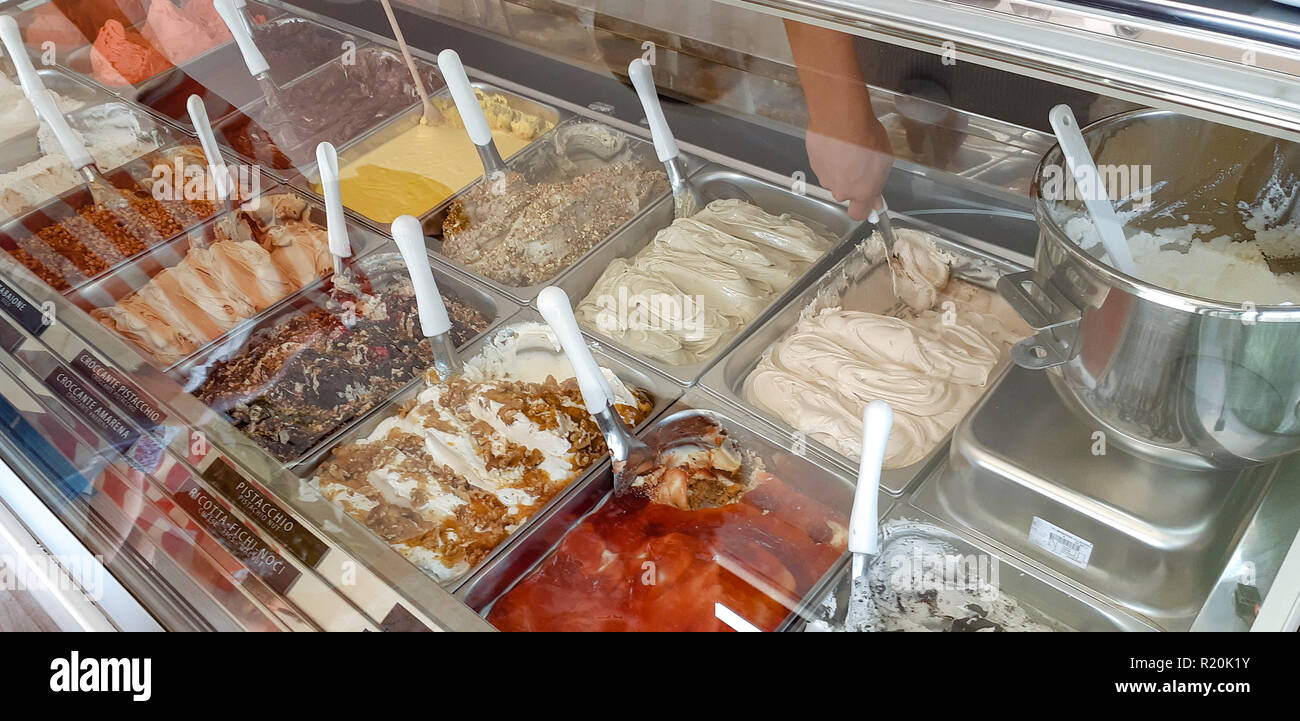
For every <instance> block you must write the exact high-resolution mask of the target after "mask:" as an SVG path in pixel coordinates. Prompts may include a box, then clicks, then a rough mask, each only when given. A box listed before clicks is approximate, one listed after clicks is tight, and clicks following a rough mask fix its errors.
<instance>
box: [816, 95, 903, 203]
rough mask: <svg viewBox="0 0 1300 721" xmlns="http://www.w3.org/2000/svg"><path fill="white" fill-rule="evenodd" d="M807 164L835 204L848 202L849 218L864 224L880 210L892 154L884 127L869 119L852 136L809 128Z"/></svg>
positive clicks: (892, 160)
mask: <svg viewBox="0 0 1300 721" xmlns="http://www.w3.org/2000/svg"><path fill="white" fill-rule="evenodd" d="M806 144H807V149H808V162H809V164H810V165H812V169H813V172H814V173H816V174H817V180H818V182H820V183H821V185H822V187H824V188H826V189H827V190H829V191H830V192H831V195H832V196H833V197H834V198H835V200H837V201H839V202H841V203H843V202H846V201H847V202H848V204H849V207H848V213H849V217H850V218H852V219H854V220H866V219H867V218H868V216H870V215H871V211H873V210H877V209H879V208H880V205H881V202H880V199H881V191H882V190H883V189H884V187H885V179H886V178H887V177H889V170H890V168H892V167H893V165H894V150H893V147H892V146H891V145H890V142H889V133H888V131H886V130H885V126H884V125H882V124H881V123H880V121H878V120H876V119H875V118H870V119H869V121H868V122H867V123H865V124H864V126H863V127H862V128H861V129H860V130H858V131H855V132H852V133H839V134H836V135H832V134H828V133H824V132H821V131H819V130H817V129H816V128H813V127H810V128H809V129H808V137H807V143H806Z"/></svg>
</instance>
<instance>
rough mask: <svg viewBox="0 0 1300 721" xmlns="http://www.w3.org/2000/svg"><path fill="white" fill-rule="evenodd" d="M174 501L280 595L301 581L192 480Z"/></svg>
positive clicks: (278, 557)
mask: <svg viewBox="0 0 1300 721" xmlns="http://www.w3.org/2000/svg"><path fill="white" fill-rule="evenodd" d="M172 498H173V499H175V501H176V504H177V505H179V506H180V507H181V508H183V509H185V511H186V512H188V513H189V514H190V515H191V516H193V517H194V518H195V519H197V520H198V521H199V523H201V524H203V527H204V528H205V529H207V531H208V533H210V534H212V537H213V538H215V539H217V541H219V542H220V543H221V545H222V546H225V547H226V550H228V551H230V553H231V554H232V555H234V556H235V558H238V559H239V561H240V562H241V563H243V564H244V567H245V568H247V569H248V570H250V571H252V572H253V573H255V574H257V575H258V576H259V577H260V578H261V579H262V580H264V581H266V584H267V585H268V586H270V587H271V588H272V589H274V590H275V591H276V592H277V593H279V594H280V595H282V596H283V595H285V594H287V593H288V592H289V588H290V587H291V586H293V582H294V581H296V580H298V577H299V576H300V575H301V573H300V572H299V571H298V569H296V568H294V567H293V566H292V565H290V564H289V562H288V561H286V560H285V559H284V558H283V557H282V556H281V555H280V554H278V553H276V552H275V550H274V549H272V548H271V547H270V546H268V545H267V544H266V542H265V541H263V540H262V539H261V538H258V536H257V534H256V533H254V532H253V531H252V529H250V528H249V527H248V526H245V525H244V524H243V523H241V522H240V521H239V519H237V518H235V517H233V516H231V515H230V513H229V512H228V511H227V510H226V508H225V507H224V506H222V505H221V503H220V502H218V501H217V500H216V499H215V498H213V497H212V496H211V495H209V494H208V493H207V491H204V490H203V489H202V488H200V487H199V486H198V485H197V484H196V483H195V482H194V481H193V480H192V479H189V478H187V479H185V481H184V482H183V483H182V484H181V487H180V490H179V491H177V492H175V493H173V494H172Z"/></svg>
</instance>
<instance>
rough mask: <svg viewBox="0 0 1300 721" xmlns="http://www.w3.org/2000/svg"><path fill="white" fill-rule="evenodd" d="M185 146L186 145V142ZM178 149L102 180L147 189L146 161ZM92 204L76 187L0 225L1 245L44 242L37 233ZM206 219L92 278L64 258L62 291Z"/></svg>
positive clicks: (170, 133)
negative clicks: (63, 286) (64, 282)
mask: <svg viewBox="0 0 1300 721" xmlns="http://www.w3.org/2000/svg"><path fill="white" fill-rule="evenodd" d="M173 136H179V133H177V131H167V133H166V134H165V135H163V136H161V137H165V138H166V139H168V140H170V138H172V137H173ZM185 144H186V145H188V144H189V143H185ZM177 147H178V146H177V145H164V146H163V147H162V148H161V149H160V150H157V151H153V152H151V153H149V154H148V155H146V156H143V157H141V158H137V159H135V160H133V161H131V162H129V163H127V164H126V165H123V166H121V167H119V168H117V169H116V170H113V171H111V172H109V173H107V174H106V175H105V177H106V178H108V180H109V181H110V182H112V183H113V184H114V185H115V186H117V187H120V188H127V187H130V186H131V185H135V186H136V187H139V188H142V189H145V190H147V189H148V188H149V187H150V183H151V182H152V181H151V180H150V178H151V173H152V168H153V166H152V164H151V162H149V161H150V159H151V158H155V157H158V156H160V155H165V154H166V153H167V152H169V151H171V150H174V149H176V148H177ZM93 202H94V198H93V197H92V196H91V193H90V191H89V190H88V189H87V188H86V187H85V186H78V187H77V188H75V189H73V190H70V191H68V192H66V193H63V194H62V195H59V196H57V197H55V198H54V199H52V200H50V201H49V202H47V203H45V204H44V205H41V206H39V207H37V208H36V209H34V210H31V211H28V212H27V213H24V214H23V215H20V216H18V217H16V218H14V219H12V220H10V221H8V222H6V223H4V224H3V225H0V240H2V241H3V246H4V247H5V248H8V247H9V245H10V243H14V244H17V245H18V246H19V247H22V246H24V245H28V244H33V243H43V241H39V239H38V238H37V236H36V233H37V231H39V230H40V229H42V228H45V227H48V226H51V225H55V224H57V223H59V222H61V221H63V220H65V219H67V218H70V217H73V216H75V215H76V214H77V209H78V208H81V207H84V206H86V205H90V204H91V203H93ZM219 215H220V210H218V215H217V216H213V217H219ZM208 220H210V218H209V219H203V220H200V221H199V222H198V223H194V224H192V225H189V226H187V227H184V228H182V229H181V232H180V233H178V234H177V235H176V236H170V237H164V238H161V239H160V240H159V241H158V242H157V243H154V244H153V245H152V246H150V247H149V248H145V249H144V250H143V251H141V252H139V253H136V254H135V255H133V256H129V257H121V258H117V259H114V260H115V261H116V262H115V263H114V264H113V265H112V266H111V267H109V268H106V269H105V270H103V271H101V272H99V273H97V274H95V275H94V276H91V277H87V276H85V275H84V273H82V272H81V271H80V270H77V269H75V267H74V266H73V265H72V263H71V262H70V261H67V260H66V259H63V260H62V263H61V264H58V266H59V267H60V268H67V269H69V270H66V271H65V273H66V274H65V280H66V281H67V282H68V286H69V287H68V288H67V289H66V290H65V291H64V292H69V291H74V290H76V289H77V288H79V287H81V286H83V285H86V284H87V283H90V282H93V281H94V280H96V279H98V278H102V277H105V276H108V275H110V274H112V273H113V272H114V270H115V269H117V268H121V267H122V266H124V265H127V264H129V263H130V262H131V261H132V260H133V259H134V258H138V257H140V256H142V255H144V254H146V253H148V252H149V251H150V250H151V249H152V248H158V247H161V246H164V245H166V244H167V243H168V241H170V240H171V239H172V238H174V237H177V236H181V235H184V234H186V233H187V232H189V231H191V230H192V229H194V228H197V227H199V226H201V225H203V223H205V222H207V221H208ZM51 252H52V253H53V254H54V255H59V254H58V253H57V252H55V251H53V249H51ZM60 257H61V256H60Z"/></svg>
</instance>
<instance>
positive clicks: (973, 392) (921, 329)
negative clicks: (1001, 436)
mask: <svg viewBox="0 0 1300 721" xmlns="http://www.w3.org/2000/svg"><path fill="white" fill-rule="evenodd" d="M895 234H896V236H897V242H896V244H895V257H894V258H893V259H892V261H891V262H892V267H893V268H894V275H895V278H896V281H895V282H896V287H897V295H898V297H899V298H900V299H903V300H905V301H912V302H916V301H918V300H919V301H928V304H927V305H924V306H922V308H923V309H916V308H910V307H909V308H904V309H902V310H899V311H897V315H896V316H895V315H885V314H880V313H872V312H867V311H863V310H850V309H848V308H845V307H842V306H838V305H831V306H827V307H822V308H820V309H817V310H813V311H812V312H808V313H807V314H806V315H805V316H804V317H803V318H801V319H800V320H799V322H798V323H797V324H796V325H795V327H794V328H793V329H792V330H791V331H790V332H788V333H787V334H786V335H785V336H783V337H782V339H781V340H780V341H778V342H777V343H776V344H775V345H773V346H772V348H770V349H768V351H767V352H766V353H764V354H763V357H762V358H761V359H760V360H759V362H758V365H757V367H755V368H754V371H753V372H752V373H751V374H750V375H749V377H748V378H746V379H745V384H744V396H745V398H746V400H748V401H749V402H750V403H753V404H754V405H756V406H758V407H760V408H765V409H767V410H768V411H770V412H772V413H773V414H775V415H776V416H777V417H779V418H781V419H782V420H784V421H785V422H786V423H789V424H790V425H791V426H793V427H794V428H795V429H797V430H799V431H802V432H804V433H806V434H808V436H809V437H810V438H813V439H815V440H817V441H819V442H821V443H823V444H825V445H826V446H828V447H830V448H832V449H834V450H836V451H838V452H840V453H842V454H844V455H845V456H848V457H849V458H854V459H856V458H858V457H859V453H860V446H861V444H862V412H863V409H865V408H866V405H867V403H869V402H870V401H873V400H883V401H886V402H887V403H889V404H890V406H892V407H893V409H894V429H893V432H892V433H891V434H890V437H889V445H888V447H887V448H886V451H885V467H886V468H901V467H903V466H908V465H911V464H913V463H916V462H918V461H920V460H921V459H922V458H924V457H925V456H926V454H928V453H929V452H930V451H931V450H933V449H934V448H935V446H937V445H938V444H939V443H940V442H941V441H942V440H943V438H944V436H946V435H947V434H948V432H949V431H951V430H952V428H953V426H955V425H956V424H957V421H958V420H960V419H961V417H962V416H964V415H965V414H966V412H967V411H968V410H970V408H971V406H972V405H974V404H975V401H976V400H978V399H979V397H980V396H981V395H982V394H983V393H984V390H985V384H986V383H987V382H988V379H989V374H990V373H991V372H992V370H993V369H994V367H995V366H996V365H997V364H998V361H999V359H1000V357H1001V356H1002V354H1003V353H1004V352H1005V350H1006V349H1007V347H1008V346H1009V345H1010V344H1011V343H1012V342H1014V341H1015V340H1017V339H1018V338H1019V337H1020V336H1021V335H1023V331H1022V330H1021V329H1020V328H1019V327H1017V326H1016V325H1015V324H1014V321H1013V320H1012V314H1011V313H1010V312H1009V311H1008V310H1006V309H1005V308H1004V307H1000V305H999V304H1001V303H1002V301H1001V299H1000V298H998V297H997V296H996V295H994V294H992V293H990V292H988V291H985V290H983V289H981V288H978V287H976V286H973V285H971V284H969V283H966V282H964V281H961V280H957V279H952V278H950V274H949V272H948V268H949V266H950V264H951V263H952V260H953V259H952V258H950V257H948V256H947V255H946V254H944V253H943V252H942V251H940V250H938V249H937V248H936V247H935V246H934V244H933V241H931V239H930V237H929V236H928V235H927V234H925V233H922V232H919V231H914V230H905V229H899V230H897V231H895ZM871 244H872V245H874V246H875V248H874V249H873V248H871V247H869V248H867V252H868V253H869V254H873V255H875V256H878V257H883V255H884V252H883V246H882V244H881V241H880V239H879V236H878V235H877V236H876V237H874V238H873V239H872V240H871ZM846 295H848V294H846ZM842 302H843V301H842ZM810 310H812V309H810Z"/></svg>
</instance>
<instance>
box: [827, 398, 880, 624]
mask: <svg viewBox="0 0 1300 721" xmlns="http://www.w3.org/2000/svg"><path fill="white" fill-rule="evenodd" d="M893 425H894V410H893V409H892V408H890V407H889V404H888V403H885V402H884V401H872V402H870V403H868V404H867V407H866V410H864V411H863V412H862V462H861V463H860V464H859V465H858V486H857V489H856V490H855V491H854V492H853V510H852V512H851V513H850V515H849V553H852V554H853V558H852V561H851V564H850V568H849V576H848V579H847V580H846V582H845V583H843V584H841V585H840V586H839V588H837V590H836V603H835V617H834V619H833V621H832V622H833V623H834V624H835V625H836V626H837V627H844V626H845V624H849V623H854V622H858V623H860V622H862V621H866V620H868V619H870V618H871V617H872V616H873V615H874V609H875V603H874V602H873V601H872V596H871V592H870V591H869V590H867V592H866V593H855V591H857V590H859V586H860V585H863V584H865V582H866V577H867V570H868V569H869V568H870V567H871V559H872V557H874V556H875V555H876V554H878V553H880V509H879V507H878V504H879V502H878V499H879V496H880V472H881V469H882V468H883V466H884V463H885V445H886V444H887V443H888V442H889V431H890V430H891V429H892V428H893Z"/></svg>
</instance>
